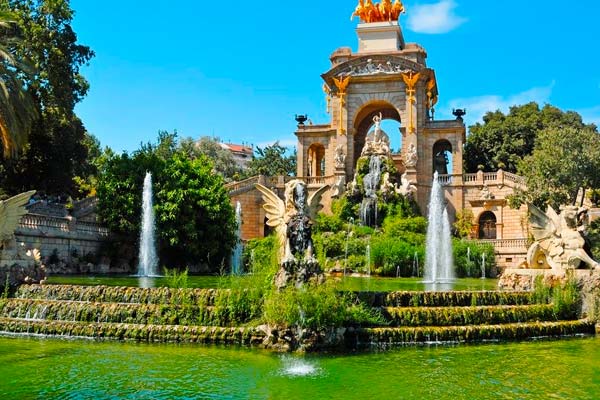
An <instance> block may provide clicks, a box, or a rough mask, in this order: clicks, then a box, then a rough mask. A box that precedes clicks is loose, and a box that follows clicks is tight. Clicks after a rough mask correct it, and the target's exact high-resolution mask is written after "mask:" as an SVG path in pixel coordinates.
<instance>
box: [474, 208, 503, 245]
mask: <svg viewBox="0 0 600 400" xmlns="http://www.w3.org/2000/svg"><path fill="white" fill-rule="evenodd" d="M478 222H479V223H478V225H479V229H478V238H479V239H497V238H498V231H497V223H498V219H497V218H496V214H494V213H493V212H491V211H484V212H483V213H481V215H480V216H479V220H478Z"/></svg>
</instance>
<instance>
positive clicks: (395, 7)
mask: <svg viewBox="0 0 600 400" xmlns="http://www.w3.org/2000/svg"><path fill="white" fill-rule="evenodd" d="M405 12H406V10H405V8H404V5H403V4H402V1H400V0H395V1H394V3H392V1H391V0H382V1H381V2H380V3H377V4H373V0H366V1H364V0H359V2H358V5H357V6H356V9H355V10H354V12H353V13H352V15H351V16H350V19H351V20H352V19H354V17H358V18H359V19H360V21H361V22H363V23H367V24H370V23H372V22H386V21H388V22H392V21H398V18H399V17H400V14H404V13H405Z"/></svg>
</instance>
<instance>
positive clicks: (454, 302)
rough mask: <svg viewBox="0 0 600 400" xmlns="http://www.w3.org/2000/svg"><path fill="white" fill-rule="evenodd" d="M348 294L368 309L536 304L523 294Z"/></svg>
mask: <svg viewBox="0 0 600 400" xmlns="http://www.w3.org/2000/svg"><path fill="white" fill-rule="evenodd" d="M350 295H351V296H354V297H355V298H356V299H357V300H358V301H361V302H363V303H365V304H367V305H369V306H371V307H473V306H494V305H527V304H534V303H535V301H534V300H533V298H532V295H531V293H530V292H523V291H497V290H489V291H456V292H418V291H404V292H351V293H350Z"/></svg>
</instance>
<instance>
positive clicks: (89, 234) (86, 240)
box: [15, 214, 109, 264]
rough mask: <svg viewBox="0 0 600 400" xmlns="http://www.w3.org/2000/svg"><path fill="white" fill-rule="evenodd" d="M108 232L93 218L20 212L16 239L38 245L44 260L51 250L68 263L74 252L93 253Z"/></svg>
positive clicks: (27, 244) (47, 258)
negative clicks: (84, 218) (21, 215)
mask: <svg viewBox="0 0 600 400" xmlns="http://www.w3.org/2000/svg"><path fill="white" fill-rule="evenodd" d="M108 236H109V231H108V229H107V228H105V227H103V226H101V225H99V224H97V223H95V222H86V221H80V220H78V219H77V218H75V217H71V216H68V217H64V218H61V217H52V216H47V215H39V214H27V215H25V216H23V218H22V219H21V222H20V224H19V227H18V228H17V230H16V231H15V237H16V239H17V242H23V243H25V247H26V248H28V249H30V248H37V249H39V250H40V253H41V256H42V260H43V261H44V263H45V264H47V263H48V260H49V259H50V257H52V256H53V254H55V256H56V257H58V259H60V260H61V261H63V262H65V263H67V264H70V263H71V261H72V260H73V257H74V256H76V257H84V256H86V255H88V254H91V255H94V256H95V255H96V254H97V253H98V250H99V249H100V246H101V245H102V243H103V242H105V241H106V240H107V239H108Z"/></svg>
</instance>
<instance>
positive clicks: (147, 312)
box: [0, 299, 250, 326]
mask: <svg viewBox="0 0 600 400" xmlns="http://www.w3.org/2000/svg"><path fill="white" fill-rule="evenodd" d="M0 316H2V317H6V318H22V319H33V320H56V321H79V322H113V323H128V324H158V325H215V326H232V325H240V324H243V323H245V322H247V319H250V317H249V316H244V315H232V314H231V313H229V312H226V310H224V309H222V308H218V307H215V306H206V307H199V306H192V305H189V306H180V305H168V304H167V305H158V304H139V303H94V302H83V301H68V300H38V299H8V300H6V301H4V302H0ZM232 318H234V319H235V320H232Z"/></svg>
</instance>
